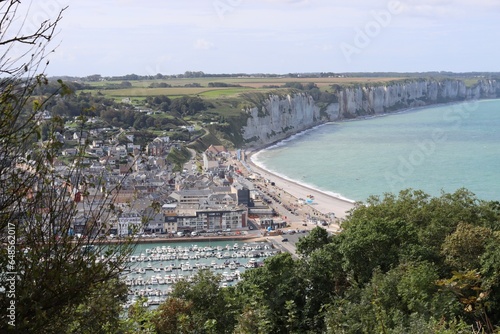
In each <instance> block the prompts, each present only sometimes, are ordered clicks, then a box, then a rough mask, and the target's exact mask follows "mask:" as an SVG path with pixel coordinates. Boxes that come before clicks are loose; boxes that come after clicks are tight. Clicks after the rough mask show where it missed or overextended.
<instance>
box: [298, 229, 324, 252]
mask: <svg viewBox="0 0 500 334" xmlns="http://www.w3.org/2000/svg"><path fill="white" fill-rule="evenodd" d="M329 242H330V240H329V237H328V231H327V230H325V229H324V228H322V227H319V226H318V227H315V228H313V229H312V230H311V232H310V233H309V234H308V235H307V236H305V237H302V238H300V239H299V242H297V245H296V247H297V253H299V254H300V255H303V256H308V255H309V254H311V253H312V252H313V251H315V250H316V249H319V248H321V247H323V246H325V245H326V244H328V243H329Z"/></svg>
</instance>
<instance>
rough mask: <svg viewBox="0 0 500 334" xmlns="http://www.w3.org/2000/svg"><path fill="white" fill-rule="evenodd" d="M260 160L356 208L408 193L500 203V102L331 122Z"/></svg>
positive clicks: (275, 148) (258, 157) (256, 160)
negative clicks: (460, 193)
mask: <svg viewBox="0 0 500 334" xmlns="http://www.w3.org/2000/svg"><path fill="white" fill-rule="evenodd" d="M253 161H254V163H256V164H258V165H259V166H261V167H263V168H265V169H267V170H269V171H271V172H273V173H276V174H279V175H280V176H282V177H285V178H287V179H290V180H294V181H296V182H299V183H301V184H304V185H307V186H309V187H312V188H315V189H318V190H321V191H323V192H327V193H330V194H334V195H336V196H339V197H343V198H347V199H351V200H356V201H365V200H366V199H367V198H368V196H370V195H383V194H384V193H387V192H392V193H397V192H399V191H400V190H402V189H407V188H413V189H421V190H423V191H425V192H427V193H428V194H430V195H433V196H439V195H440V194H441V192H442V191H444V192H454V191H455V190H457V189H459V188H462V187H464V188H467V189H468V190H470V191H472V192H473V193H475V194H476V195H477V197H478V198H480V199H485V200H500V100H483V101H470V102H463V103H457V104H448V105H440V106H433V107H425V108H419V109H413V110H409V111H405V112H401V113H397V114H390V115H385V116H380V117H373V118H367V119H363V120H355V121H344V122H335V123H328V124H325V125H322V126H319V127H316V128H314V129H311V130H308V131H306V132H303V133H300V134H298V135H295V136H293V137H291V138H289V139H287V140H285V141H283V142H280V143H278V144H277V145H274V146H272V147H270V148H268V149H265V150H263V151H260V152H258V153H257V154H256V155H254V156H253Z"/></svg>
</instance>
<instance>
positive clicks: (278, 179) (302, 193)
mask: <svg viewBox="0 0 500 334" xmlns="http://www.w3.org/2000/svg"><path fill="white" fill-rule="evenodd" d="M484 100H489V99H484ZM493 100H496V99H493ZM478 101H483V99H479V100H476V99H474V100H466V101H450V102H445V103H435V104H429V105H423V106H415V107H410V108H403V109H399V110H395V111H393V112H388V113H383V114H378V115H371V116H368V117H366V116H365V117H357V118H353V119H341V120H335V121H328V122H324V123H321V124H316V125H314V126H312V127H310V128H308V129H305V130H302V131H300V132H297V133H293V134H290V135H289V136H287V137H285V138H283V139H280V140H277V141H275V142H271V143H268V144H265V145H261V146H257V147H250V148H248V152H245V160H244V161H245V162H246V163H247V164H248V165H249V166H250V167H251V169H252V170H254V171H255V172H257V173H259V174H260V175H261V176H262V177H264V178H265V179H268V180H269V181H271V182H275V184H276V186H278V187H280V188H281V189H282V190H283V191H286V192H288V193H289V194H290V195H292V196H293V197H295V198H297V199H299V198H302V199H305V198H307V196H308V195H312V196H314V201H313V203H312V204H309V205H311V206H312V207H313V208H314V209H315V210H317V211H319V212H321V213H322V214H325V215H328V214H330V213H332V212H333V213H335V216H336V218H340V219H342V218H345V217H346V216H347V215H348V212H349V211H350V210H351V209H353V208H354V207H355V206H356V201H354V200H350V199H347V198H342V197H339V196H335V195H332V194H330V193H327V192H324V191H321V190H318V189H316V188H313V187H310V186H307V185H304V184H301V183H299V182H297V181H295V180H293V179H291V178H287V177H284V176H281V175H279V174H276V173H275V172H272V171H270V170H268V169H265V168H264V167H262V166H259V165H258V164H257V163H256V162H255V161H254V160H253V159H252V158H253V157H254V156H255V155H256V154H258V153H259V152H260V151H262V150H265V149H268V148H271V147H274V146H277V145H286V143H285V142H286V141H289V140H293V139H294V138H295V137H297V136H300V135H301V134H304V133H307V132H309V131H312V130H314V129H316V128H318V127H321V126H324V125H326V124H328V123H336V122H339V123H341V122H353V121H363V120H367V119H372V118H377V117H386V116H391V115H399V114H404V113H411V112H418V111H419V110H422V109H425V108H431V107H445V106H452V105H457V104H461V103H477V102H478Z"/></svg>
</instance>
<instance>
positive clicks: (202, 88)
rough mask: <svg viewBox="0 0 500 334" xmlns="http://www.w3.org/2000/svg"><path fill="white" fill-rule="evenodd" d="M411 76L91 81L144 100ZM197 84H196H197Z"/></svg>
mask: <svg viewBox="0 0 500 334" xmlns="http://www.w3.org/2000/svg"><path fill="white" fill-rule="evenodd" d="M404 79H408V78H407V77H326V78H315V77H299V78H294V77H222V78H219V77H217V78H213V77H203V78H177V79H162V80H132V81H128V82H129V83H130V84H131V87H128V88H113V87H115V86H118V85H120V84H121V83H122V82H123V81H99V82H87V83H86V84H88V85H89V86H92V87H94V89H95V90H88V91H89V92H92V91H100V92H101V93H102V94H104V95H105V96H106V97H108V98H113V99H117V100H121V99H123V98H126V97H128V98H130V99H132V100H133V99H138V100H140V99H143V98H145V97H148V96H159V95H166V96H168V97H170V98H177V97H180V96H185V95H188V96H200V97H202V98H206V99H220V98H234V97H239V96H240V95H241V94H242V93H247V92H259V93H269V92H271V91H277V90H279V89H280V87H282V86H283V85H285V84H286V83H289V82H300V83H303V84H306V83H311V82H312V83H315V84H316V85H317V86H318V87H319V88H322V89H325V90H327V89H329V87H331V85H340V86H354V85H360V84H374V83H378V84H382V83H385V82H394V81H397V80H404ZM153 83H154V84H161V83H165V84H168V85H170V86H171V87H165V88H158V87H156V88H150V85H151V84H153ZM209 83H222V84H226V85H228V87H211V86H209ZM193 86H194V87H193Z"/></svg>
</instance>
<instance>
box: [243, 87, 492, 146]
mask: <svg viewBox="0 0 500 334" xmlns="http://www.w3.org/2000/svg"><path fill="white" fill-rule="evenodd" d="M498 97H500V82H497V81H496V80H482V81H480V82H478V84H476V85H474V86H472V87H467V86H466V84H465V83H464V82H463V81H460V80H444V81H435V80H414V81H402V82H396V83H394V84H391V85H377V86H362V87H355V88H344V89H342V90H340V91H339V92H338V93H337V94H336V101H338V102H332V103H330V104H327V105H326V106H322V107H321V108H320V107H319V106H318V105H317V104H316V102H315V101H314V100H313V98H312V97H311V96H310V95H308V94H306V93H300V94H295V95H293V96H291V95H288V96H286V97H279V96H276V95H270V96H269V98H268V99H266V100H265V101H264V102H263V103H262V106H261V107H255V108H251V109H248V110H247V113H248V115H249V118H248V120H247V124H246V126H244V127H243V128H242V133H243V138H244V140H245V142H246V144H247V146H249V147H252V146H262V145H266V144H269V143H272V142H276V141H279V140H281V139H284V138H286V137H288V136H290V135H292V134H295V133H297V132H300V131H303V130H306V129H309V128H311V127H313V126H316V125H319V124H322V123H325V122H328V121H335V120H341V119H349V118H356V117H360V116H366V115H376V114H383V113H389V112H394V111H397V110H401V109H407V108H412V107H419V106H425V105H431V104H437V103H446V102H454V101H463V100H470V99H484V98H498Z"/></svg>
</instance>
